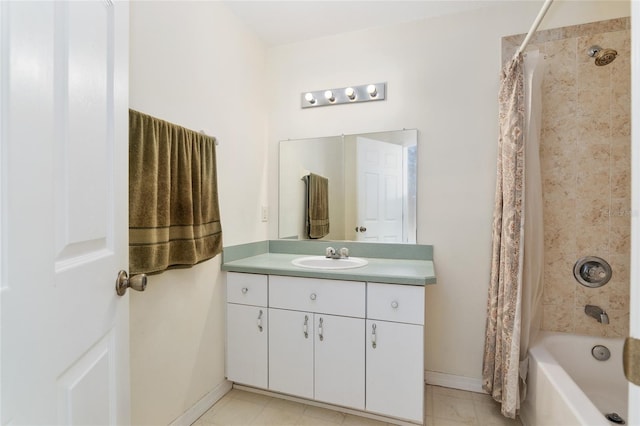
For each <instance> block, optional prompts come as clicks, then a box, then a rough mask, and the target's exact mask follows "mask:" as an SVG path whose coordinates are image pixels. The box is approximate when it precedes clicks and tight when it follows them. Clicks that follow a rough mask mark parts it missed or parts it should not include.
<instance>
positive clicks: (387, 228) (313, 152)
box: [278, 129, 418, 244]
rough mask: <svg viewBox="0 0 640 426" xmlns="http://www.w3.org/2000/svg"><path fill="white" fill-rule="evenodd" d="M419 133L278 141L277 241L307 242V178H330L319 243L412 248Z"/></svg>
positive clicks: (401, 132)
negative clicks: (405, 245) (406, 245)
mask: <svg viewBox="0 0 640 426" xmlns="http://www.w3.org/2000/svg"><path fill="white" fill-rule="evenodd" d="M417 155H418V131H417V130H416V129H410V130H396V131H387V132H376V133H362V134H354V135H340V136H330V137H321V138H309V139H297V140H286V141H280V160H279V161H280V162H279V209H278V211H279V217H278V237H279V238H283V239H310V238H309V236H308V229H307V218H308V213H309V209H308V208H307V207H308V202H309V201H308V198H307V184H306V183H305V176H307V175H309V174H310V173H313V174H316V175H320V176H322V177H325V178H327V179H328V185H327V186H328V189H327V191H326V197H327V198H328V219H329V233H328V234H327V235H326V236H324V237H322V240H325V241H326V240H346V241H366V242H386V243H391V242H394V243H410V244H415V243H416V233H417V229H416V194H417V190H416V186H417V170H416V166H417Z"/></svg>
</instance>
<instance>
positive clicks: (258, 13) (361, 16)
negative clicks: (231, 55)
mask: <svg viewBox="0 0 640 426" xmlns="http://www.w3.org/2000/svg"><path fill="white" fill-rule="evenodd" d="M224 2H225V3H226V5H227V6H228V7H229V8H230V9H231V10H232V11H233V12H234V13H235V14H236V15H237V16H238V18H240V20H241V21H243V22H245V24H246V25H247V26H248V27H249V28H250V29H251V30H252V31H253V32H254V33H255V34H256V35H257V36H258V37H259V38H260V39H262V40H263V41H264V42H265V43H266V44H267V45H268V46H276V45H281V44H289V43H296V42H299V41H303V40H309V39H313V38H319V37H326V36H330V35H334V34H340V33H345V32H351V31H358V30H362V29H365V28H373V27H380V26H385V25H391V24H397V23H401V22H408V21H415V20H418V19H422V18H428V17H434V16H441V15H446V14H451V13H458V12H463V11H468V10H474V9H479V8H482V7H486V6H489V5H491V4H495V1H484V0H466V1H465V0H412V1H405V0H369V1H362V0H361V1H353V0H289V1H272V0H251V1H245V0H225V1H224Z"/></svg>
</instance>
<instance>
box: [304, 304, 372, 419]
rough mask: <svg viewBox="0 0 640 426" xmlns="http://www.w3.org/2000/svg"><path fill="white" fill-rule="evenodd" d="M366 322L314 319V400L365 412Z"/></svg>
mask: <svg viewBox="0 0 640 426" xmlns="http://www.w3.org/2000/svg"><path fill="white" fill-rule="evenodd" d="M364 322H365V320H364V319H362V318H349V317H340V316H335V315H322V314H316V315H315V326H316V328H315V330H316V333H315V399H316V400H318V401H323V402H328V403H330V404H337V405H342V406H345V407H352V408H357V409H359V410H364V388H365V386H364V371H365V364H364V362H363V356H364V353H365V349H364V341H365V334H364V333H365V330H364Z"/></svg>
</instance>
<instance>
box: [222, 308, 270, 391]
mask: <svg viewBox="0 0 640 426" xmlns="http://www.w3.org/2000/svg"><path fill="white" fill-rule="evenodd" d="M268 325H269V324H268V316H267V308H264V307H259V306H248V305H236V304H234V303H229V304H227V378H228V379H229V380H232V381H234V382H237V383H242V384H245V385H250V386H256V387H260V388H266V387H267V379H268V368H267V347H268V346H267V334H268V331H267V330H268Z"/></svg>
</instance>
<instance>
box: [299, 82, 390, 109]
mask: <svg viewBox="0 0 640 426" xmlns="http://www.w3.org/2000/svg"><path fill="white" fill-rule="evenodd" d="M386 92H387V83H374V84H364V85H360V86H349V87H342V88H337V89H328V90H315V91H311V92H304V93H302V96H301V107H302V108H312V107H319V106H326V105H339V104H346V103H351V104H354V103H358V102H368V101H383V100H385V98H386Z"/></svg>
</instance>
